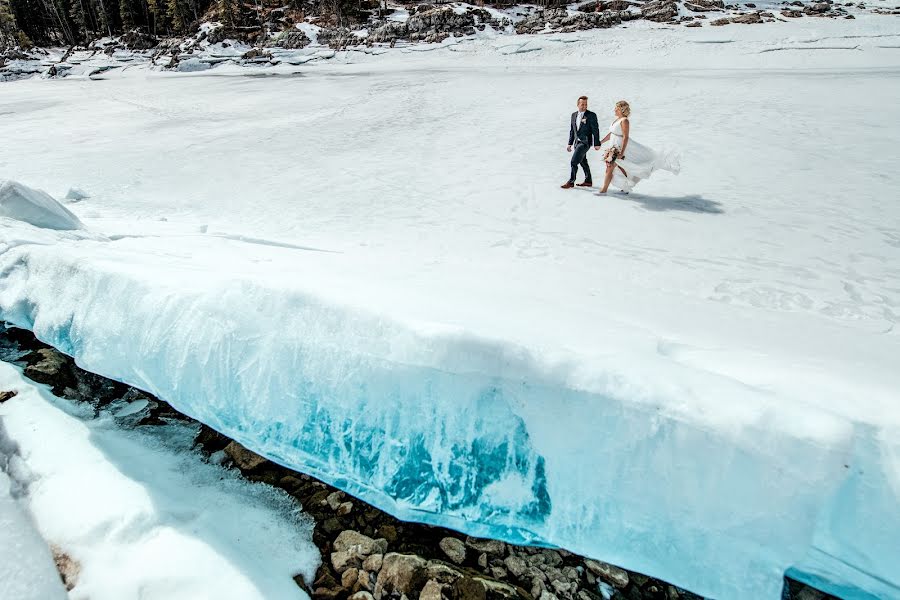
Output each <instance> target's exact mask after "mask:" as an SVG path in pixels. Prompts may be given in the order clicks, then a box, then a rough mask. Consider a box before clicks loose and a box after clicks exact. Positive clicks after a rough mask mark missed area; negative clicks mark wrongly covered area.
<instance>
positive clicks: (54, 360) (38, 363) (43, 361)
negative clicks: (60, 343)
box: [25, 348, 77, 390]
mask: <svg viewBox="0 0 900 600" xmlns="http://www.w3.org/2000/svg"><path fill="white" fill-rule="evenodd" d="M25 360H26V363H27V366H26V367H25V377H27V378H29V379H31V380H32V381H35V382H37V383H43V384H45V385H49V386H50V387H51V388H53V389H54V390H56V389H57V388H58V387H59V386H65V385H71V386H75V385H77V384H76V383H75V378H74V376H73V374H72V369H71V368H70V366H69V357H67V356H66V355H65V354H63V353H61V352H59V351H58V350H56V349H55V348H41V349H40V350H36V351H35V352H33V353H32V354H30V355H28V356H27V357H26V358H25Z"/></svg>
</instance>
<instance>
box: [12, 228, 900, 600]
mask: <svg viewBox="0 0 900 600" xmlns="http://www.w3.org/2000/svg"><path fill="white" fill-rule="evenodd" d="M215 243H216V242H214V244H215ZM221 243H222V244H224V245H226V247H223V248H222V249H221V250H222V251H227V245H230V244H234V242H231V241H222V242H221ZM112 246H113V244H111V243H109V242H96V241H82V242H80V243H79V244H78V245H77V247H76V245H75V244H71V247H68V248H66V251H65V252H60V251H59V249H55V248H53V247H52V246H30V245H23V246H19V247H17V248H14V249H12V250H10V251H8V252H7V253H5V254H4V255H2V257H0V268H2V270H0V275H2V281H3V286H2V289H0V314H2V315H3V317H4V318H5V319H7V320H8V321H10V322H12V323H14V324H16V325H18V326H21V327H25V328H28V329H31V330H33V331H34V332H35V333H36V334H37V335H38V337H40V338H41V339H42V340H44V341H46V342H48V343H50V344H52V345H54V346H55V347H57V348H59V349H60V350H62V351H63V352H65V353H67V354H70V355H72V356H74V357H76V359H77V360H78V362H79V364H80V365H81V366H83V367H84V368H86V369H89V370H91V371H94V372H97V373H100V374H103V375H105V376H108V377H112V378H114V379H117V380H120V381H124V382H127V383H130V384H132V385H136V386H138V387H140V388H143V389H145V390H148V391H151V392H152V393H154V394H156V395H158V396H160V397H162V398H164V399H166V400H168V401H169V402H171V403H172V404H173V405H174V406H175V407H176V408H178V409H179V410H181V411H183V412H185V413H186V414H188V415H190V416H192V417H194V418H196V419H198V420H200V421H202V422H204V423H207V424H209V425H210V426H212V427H214V428H215V429H217V430H219V431H221V432H223V433H225V434H227V435H229V436H231V437H233V438H234V439H236V440H238V441H240V442H241V443H242V444H244V445H246V446H248V447H250V448H252V449H253V450H255V451H257V452H259V453H261V454H263V455H264V456H266V457H268V458H270V459H272V460H275V461H277V462H279V463H281V464H283V465H286V466H289V467H293V468H296V469H298V470H300V471H303V472H306V473H310V474H312V475H315V476H317V477H319V478H321V479H323V480H325V481H327V482H329V483H331V484H333V485H335V486H337V487H339V488H342V489H344V490H346V491H348V492H350V493H351V494H353V495H356V496H358V497H360V498H363V499H364V500H366V501H368V502H370V503H372V504H374V505H376V506H379V507H380V508H383V509H385V510H387V511H389V512H391V513H392V514H395V515H396V516H398V517H400V518H402V519H408V520H415V521H421V522H426V523H433V524H436V525H442V526H447V527H452V528H455V529H458V530H461V531H465V532H467V533H469V534H473V535H479V536H486V537H494V538H500V539H504V540H507V541H510V542H514V543H530V544H543V545H555V546H561V547H565V548H567V549H570V550H572V551H575V552H579V553H582V554H585V555H587V556H592V557H598V558H601V559H603V560H607V561H611V562H613V563H617V564H621V565H624V566H626V567H628V568H630V569H635V570H638V571H643V572H647V573H651V574H653V575H655V576H658V577H662V578H664V579H667V580H670V581H673V582H675V583H676V584H678V585H681V586H683V587H686V588H688V589H691V590H694V591H697V592H698V593H702V594H705V595H708V596H711V597H720V598H726V597H727V598H776V597H778V594H779V590H780V587H781V581H782V576H783V574H784V573H785V571H786V570H787V569H789V568H794V569H795V570H797V572H798V573H799V574H800V576H801V578H802V576H803V575H804V574H806V573H816V572H817V570H816V569H817V568H823V569H825V570H826V571H825V572H827V573H828V574H834V573H841V574H842V573H843V572H844V571H846V576H847V583H848V585H849V586H850V587H852V588H854V589H856V588H859V589H868V590H870V591H871V590H877V591H880V592H881V593H882V594H887V595H888V596H890V594H892V593H894V591H895V590H896V583H895V582H894V581H891V579H890V578H891V577H894V576H895V574H896V570H895V569H893V566H894V565H896V564H898V562H897V561H898V560H900V555H898V549H897V547H896V545H895V544H893V540H895V539H897V538H896V536H897V534H900V530H898V527H897V521H896V519H895V515H896V512H895V511H893V508H894V507H896V505H897V504H896V503H897V485H896V483H897V473H896V469H897V460H896V456H897V453H898V447H897V443H898V442H897V439H898V438H897V437H896V436H891V435H887V434H886V433H885V432H882V433H878V431H877V430H875V429H873V428H871V427H866V426H863V425H858V424H853V423H848V422H845V421H843V420H841V419H838V418H835V417H833V416H830V415H828V414H825V413H819V412H815V411H814V412H810V413H807V414H804V412H803V410H802V408H795V409H792V408H791V407H780V408H778V409H777V410H776V407H774V406H771V405H770V404H768V401H767V399H766V398H765V397H764V396H762V397H760V396H759V395H758V394H756V393H754V392H750V391H748V390H745V389H742V388H741V386H739V385H735V384H733V383H731V382H728V381H724V380H718V379H717V378H715V377H713V378H709V379H706V380H705V381H703V384H704V385H706V386H707V387H708V389H714V390H716V392H717V393H719V394H721V395H722V397H727V398H728V401H729V405H732V404H733V405H736V406H739V407H740V409H739V410H737V411H735V410H733V409H732V408H725V409H724V410H722V411H720V412H719V413H718V414H716V413H715V412H713V413H710V414H703V412H702V411H701V412H698V413H696V414H688V413H684V412H682V411H681V410H679V409H677V408H674V409H673V408H672V407H671V406H667V404H668V403H667V402H663V401H662V400H663V398H646V397H642V394H643V393H644V389H643V388H641V387H640V386H635V385H633V384H631V383H629V382H627V381H620V380H618V378H617V375H616V374H615V373H609V374H608V377H607V378H602V377H601V378H599V379H595V380H594V381H593V383H591V384H585V382H584V381H579V379H578V377H576V376H575V373H574V371H577V369H574V368H573V367H572V365H566V364H555V365H553V364H548V363H547V361H545V360H542V359H541V358H540V357H536V356H534V355H532V354H531V353H529V352H528V351H527V350H525V349H524V348H521V347H516V346H514V345H504V344H501V343H498V342H491V341H489V340H484V339H479V338H477V337H474V336H471V335H466V334H463V333H461V332H456V331H442V330H440V329H430V328H428V327H416V326H413V325H410V324H408V323H403V322H400V321H394V320H391V319H386V318H384V317H383V316H379V315H375V314H370V313H367V312H366V311H363V310H360V309H358V308H352V307H347V306H341V305H336V304H333V303H330V302H326V301H323V300H322V298H319V297H316V296H315V295H312V294H299V293H296V292H293V291H286V290H283V289H282V290H279V289H277V288H272V287H266V286H259V285H256V284H254V283H252V282H250V281H237V280H233V279H231V278H230V277H228V275H227V274H221V275H216V276H211V275H209V274H207V275H205V276H203V277H200V278H198V277H196V274H195V273H194V272H193V269H192V268H191V267H190V265H187V264H178V263H177V262H176V263H167V264H165V265H162V264H148V263H142V264H140V265H138V264H132V265H127V262H126V261H127V259H126V258H125V256H124V255H122V254H120V253H119V252H117V251H116V250H115V249H114V248H113V247H112ZM26 254H27V260H24V258H25V255H26ZM101 255H102V256H103V259H100V256H101ZM98 307H103V309H102V310H98ZM698 383H699V382H698ZM863 472H864V473H865V477H862V475H861V473H863ZM876 492H877V493H876ZM872 514H878V515H881V516H882V520H881V521H880V522H878V523H877V524H876V523H875V522H874V521H873V520H872V519H871V515H872ZM813 550H815V551H816V552H815V554H813V555H810V557H807V556H806V555H807V554H808V553H810V552H812V551H813ZM850 550H852V552H850ZM823 553H827V554H828V560H829V561H831V563H836V564H830V563H823V562H822V560H824V559H822V556H823ZM820 559H822V560H820ZM804 565H809V566H808V567H807V568H804ZM862 571H865V572H869V573H872V572H874V573H877V574H880V575H881V578H880V579H877V578H874V577H873V578H871V580H870V581H865V582H862V581H861V580H860V576H859V573H860V572H862ZM863 584H865V585H863ZM878 586H881V587H878Z"/></svg>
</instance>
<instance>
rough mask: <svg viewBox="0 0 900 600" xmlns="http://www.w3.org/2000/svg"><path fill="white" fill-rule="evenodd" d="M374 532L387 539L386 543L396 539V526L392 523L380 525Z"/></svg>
mask: <svg viewBox="0 0 900 600" xmlns="http://www.w3.org/2000/svg"><path fill="white" fill-rule="evenodd" d="M375 533H377V534H378V535H380V536H381V537H382V538H384V539H385V540H387V543H388V544H393V543H394V542H396V541H397V528H396V527H394V526H393V525H381V526H380V527H378V530H377V531H376V532H375Z"/></svg>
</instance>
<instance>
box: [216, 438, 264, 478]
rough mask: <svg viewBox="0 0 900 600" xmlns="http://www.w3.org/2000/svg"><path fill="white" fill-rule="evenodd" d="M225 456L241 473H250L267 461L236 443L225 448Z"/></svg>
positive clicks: (231, 443)
mask: <svg viewBox="0 0 900 600" xmlns="http://www.w3.org/2000/svg"><path fill="white" fill-rule="evenodd" d="M225 454H226V455H228V457H229V458H231V460H233V461H234V464H235V465H237V467H238V468H239V469H240V470H241V471H252V470H253V469H255V468H256V467H258V466H260V465H262V464H264V463H266V462H268V460H267V459H266V458H264V457H262V456H260V455H259V454H257V453H256V452H253V451H252V450H248V449H247V448H244V447H243V446H242V445H240V444H239V443H237V442H230V443H229V444H228V445H227V446H225Z"/></svg>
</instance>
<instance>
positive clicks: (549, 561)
mask: <svg viewBox="0 0 900 600" xmlns="http://www.w3.org/2000/svg"><path fill="white" fill-rule="evenodd" d="M541 555H542V556H543V557H544V564H546V565H550V566H551V567H558V566H559V565H561V564H562V562H563V559H562V556H560V555H559V552H557V551H556V550H544V551H543V552H541Z"/></svg>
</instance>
